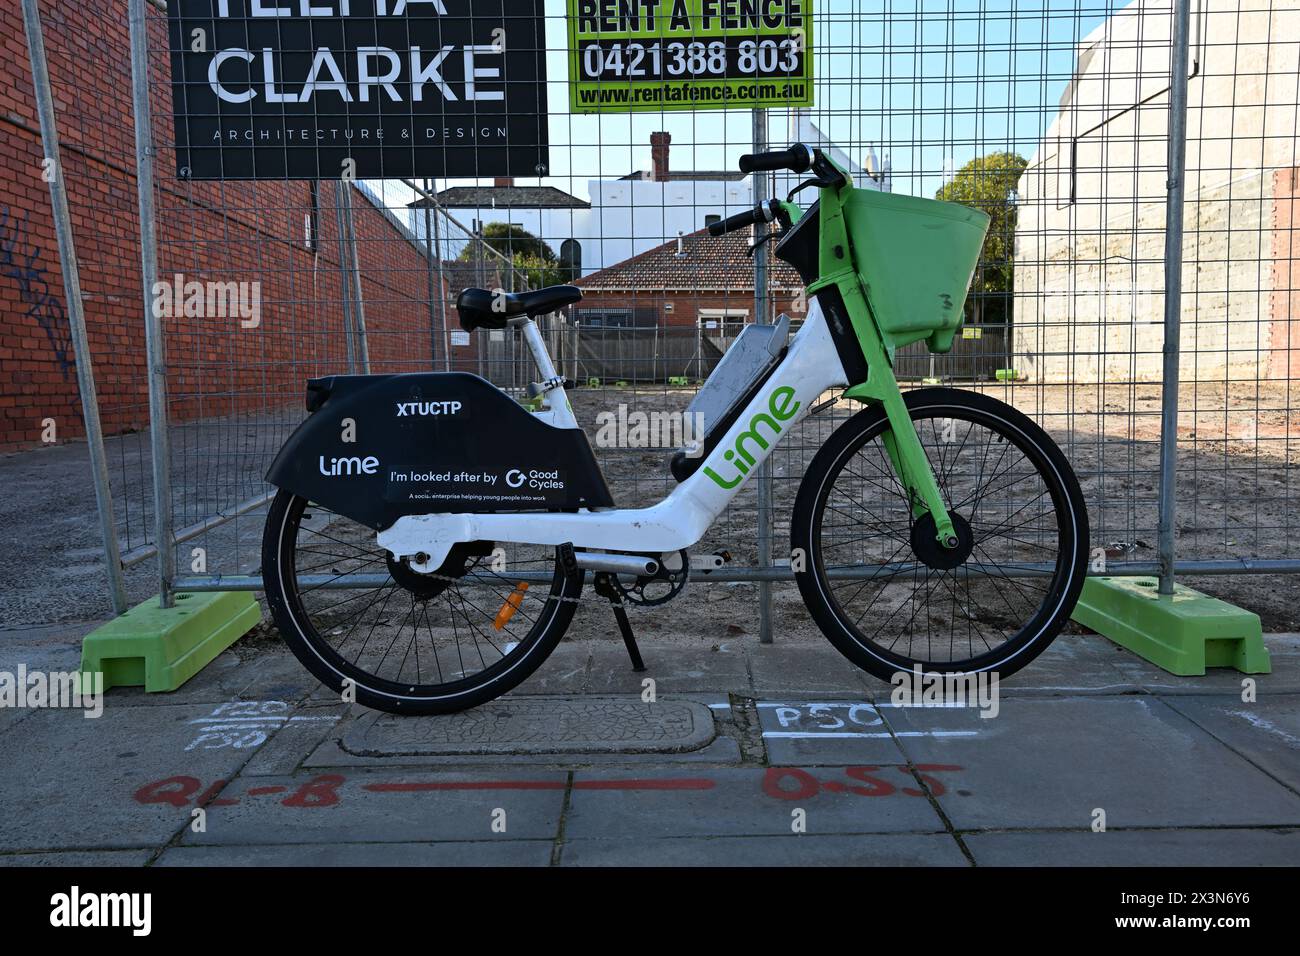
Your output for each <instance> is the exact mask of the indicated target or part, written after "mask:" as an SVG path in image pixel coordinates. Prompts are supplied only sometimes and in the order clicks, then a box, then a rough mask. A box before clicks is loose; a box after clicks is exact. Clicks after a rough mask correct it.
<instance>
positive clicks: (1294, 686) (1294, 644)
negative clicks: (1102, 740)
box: [1116, 634, 1300, 696]
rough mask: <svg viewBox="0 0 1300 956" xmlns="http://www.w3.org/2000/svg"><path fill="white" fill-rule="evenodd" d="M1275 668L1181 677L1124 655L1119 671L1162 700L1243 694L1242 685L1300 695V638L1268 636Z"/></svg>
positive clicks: (1217, 670) (1266, 641)
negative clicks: (1252, 683)
mask: <svg viewBox="0 0 1300 956" xmlns="http://www.w3.org/2000/svg"><path fill="white" fill-rule="evenodd" d="M1264 646H1265V647H1266V648H1268V654H1269V659H1270V662H1271V664H1272V667H1273V672H1272V673H1271V674H1243V673H1241V672H1240V671H1238V670H1235V669H1234V668H1231V667H1212V668H1210V669H1208V670H1207V671H1206V672H1205V674H1203V675H1201V676H1199V677H1197V676H1193V677H1178V676H1175V675H1173V674H1170V673H1169V672H1168V671H1165V670H1162V669H1161V668H1159V667H1157V666H1156V665H1154V664H1152V663H1150V662H1149V661H1145V660H1143V659H1142V658H1140V657H1138V656H1137V655H1136V654H1124V655H1123V656H1122V657H1120V658H1119V659H1118V660H1117V661H1116V668H1117V669H1118V670H1119V671H1120V673H1121V674H1123V675H1124V679H1125V680H1131V681H1133V682H1134V683H1135V684H1137V685H1138V686H1139V687H1141V688H1142V690H1144V691H1146V692H1147V693H1150V694H1158V695H1160V696H1172V695H1175V694H1218V693H1222V694H1237V695H1240V694H1241V689H1242V681H1244V680H1245V679H1247V678H1250V679H1252V680H1254V681H1255V682H1256V686H1257V687H1258V688H1259V692H1260V693H1261V694H1264V693H1268V694H1297V693H1300V635H1295V634H1265V635H1264Z"/></svg>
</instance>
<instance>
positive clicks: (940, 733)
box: [763, 730, 979, 740]
mask: <svg viewBox="0 0 1300 956" xmlns="http://www.w3.org/2000/svg"><path fill="white" fill-rule="evenodd" d="M763 736H764V737H791V738H794V739H797V740H804V739H809V738H826V737H835V738H837V739H841V740H842V739H845V738H857V739H863V740H866V739H870V740H877V739H880V740H885V739H888V738H890V737H978V736H979V731H978V730H900V731H898V732H897V733H892V734H891V733H888V732H886V733H880V734H872V733H861V732H858V731H848V732H845V733H841V732H840V731H836V730H823V731H821V732H820V733H814V732H813V731H804V730H765V731H763Z"/></svg>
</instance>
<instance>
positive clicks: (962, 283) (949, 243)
mask: <svg viewBox="0 0 1300 956" xmlns="http://www.w3.org/2000/svg"><path fill="white" fill-rule="evenodd" d="M844 213H845V218H846V220H847V224H848V229H849V237H850V240H851V241H852V243H853V250H854V253H855V256H856V258H857V262H858V268H859V269H860V270H861V273H862V279H863V281H864V282H865V283H866V287H867V300H868V301H869V302H870V304H871V311H872V313H873V314H874V315H875V318H876V323H877V325H878V326H879V327H880V332H881V334H882V335H883V336H884V339H885V344H886V345H887V346H889V347H890V348H891V349H896V348H900V347H902V346H904V345H909V344H911V343H912V342H919V341H920V340H922V339H925V340H926V345H927V346H929V349H930V351H932V352H947V351H948V350H949V349H950V348H952V340H953V336H955V335H956V334H957V330H958V329H959V328H961V323H962V310H963V307H964V306H965V304H966V292H967V290H968V289H969V288H970V282H971V277H972V275H973V274H974V272H975V264H976V263H977V262H978V261H979V256H980V249H981V248H983V246H984V234H985V233H986V232H987V231H988V228H989V217H988V216H987V215H986V214H985V213H983V212H980V211H979V210H978V209H972V208H971V207H969V206H962V205H959V204H957V203H950V202H940V201H939V200H937V199H920V198H918V197H916V196H900V195H896V194H894V193H883V192H877V191H875V190H871V189H855V190H854V191H853V192H852V193H851V194H850V195H849V198H848V201H847V202H846V203H845V205H844Z"/></svg>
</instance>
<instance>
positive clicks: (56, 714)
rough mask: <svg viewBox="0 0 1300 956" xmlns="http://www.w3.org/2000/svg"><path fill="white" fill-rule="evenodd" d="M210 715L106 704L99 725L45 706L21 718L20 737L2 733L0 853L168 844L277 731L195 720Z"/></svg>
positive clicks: (206, 710) (187, 708)
mask: <svg viewBox="0 0 1300 956" xmlns="http://www.w3.org/2000/svg"><path fill="white" fill-rule="evenodd" d="M212 711H213V706H212V705H210V704H187V705H186V704H183V705H174V706H170V707H167V706H151V707H123V706H115V705H112V704H111V703H110V704H109V705H108V706H106V707H105V710H104V713H103V716H101V717H99V718H97V719H85V718H83V717H82V716H81V714H80V712H78V711H69V710H60V711H52V710H44V711H41V712H39V713H37V714H34V715H33V716H32V717H30V718H28V719H27V720H25V721H23V723H22V724H21V733H10V734H5V735H4V736H2V737H0V767H3V768H4V773H3V774H2V775H0V849H4V850H24V849H32V850H36V849H59V848H81V849H90V848H118V847H138V846H143V845H160V844H162V843H164V842H166V841H167V839H169V837H170V836H171V834H172V833H174V832H175V831H176V830H177V829H178V828H179V827H181V826H182V825H184V823H185V821H186V819H187V817H188V812H189V808H190V807H191V806H193V805H194V802H195V801H196V800H197V799H199V798H200V797H201V795H202V793H203V792H204V791H205V790H206V789H207V788H208V787H210V786H211V785H213V784H214V783H216V782H218V781H221V780H224V779H225V778H226V777H228V776H230V775H231V774H233V773H234V772H235V771H236V770H237V769H238V768H239V767H240V765H242V764H243V763H244V762H245V761H246V760H247V759H248V757H249V755H250V754H251V753H252V751H253V749H255V748H256V747H258V746H260V745H261V743H263V742H264V741H265V737H266V736H269V734H270V732H271V731H272V730H273V729H274V726H278V724H276V725H274V726H273V725H272V724H271V723H261V722H258V721H256V720H253V721H242V722H240V723H238V724H234V725H232V724H221V723H218V724H213V723H207V722H201V723H199V722H196V721H203V720H204V718H206V717H208V716H210V715H211V714H212ZM231 727H233V728H234V729H226V728H231ZM216 728H221V729H216ZM164 781H166V783H163V782H164Z"/></svg>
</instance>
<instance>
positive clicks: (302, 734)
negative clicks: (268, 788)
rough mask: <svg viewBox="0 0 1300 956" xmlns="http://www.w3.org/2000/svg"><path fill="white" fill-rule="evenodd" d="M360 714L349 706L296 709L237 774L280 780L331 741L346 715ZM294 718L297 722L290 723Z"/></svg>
mask: <svg viewBox="0 0 1300 956" xmlns="http://www.w3.org/2000/svg"><path fill="white" fill-rule="evenodd" d="M355 712H362V708H360V707H357V706H356V705H352V706H351V707H342V706H340V705H338V704H332V705H330V706H328V707H305V706H303V705H301V704H300V705H297V706H296V707H294V709H293V710H292V711H291V712H290V719H289V720H288V721H286V722H285V724H284V726H283V727H281V729H280V731H278V732H277V733H275V734H273V735H272V736H271V738H270V739H269V740H267V741H266V743H264V744H263V745H262V746H261V747H259V748H258V749H257V750H256V752H254V754H253V755H252V757H250V758H249V760H248V763H247V764H245V765H244V767H243V769H241V770H240V775H241V776H245V777H258V776H283V775H286V774H291V773H293V772H294V771H296V770H298V769H299V767H300V766H301V765H302V762H303V761H304V760H305V759H306V758H307V756H308V755H309V754H310V753H311V752H312V751H313V750H315V749H316V748H317V747H319V746H320V745H321V743H322V742H323V741H325V740H327V739H333V738H334V737H335V736H336V734H337V729H338V727H339V726H340V725H341V724H342V723H343V722H344V721H346V720H347V719H348V715H349V713H355ZM294 718H298V719H294Z"/></svg>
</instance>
